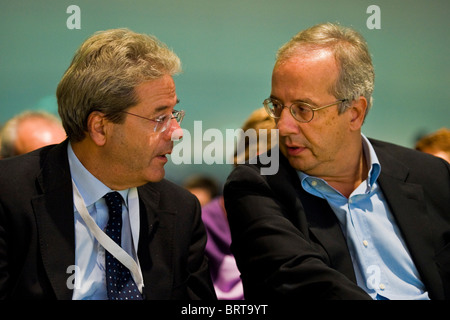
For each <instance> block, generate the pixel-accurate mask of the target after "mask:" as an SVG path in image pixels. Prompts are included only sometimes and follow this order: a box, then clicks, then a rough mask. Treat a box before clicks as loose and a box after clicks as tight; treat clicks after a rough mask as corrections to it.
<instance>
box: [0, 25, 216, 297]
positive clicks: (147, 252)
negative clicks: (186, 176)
mask: <svg viewBox="0 0 450 320" xmlns="http://www.w3.org/2000/svg"><path fill="white" fill-rule="evenodd" d="M178 72H180V61H179V58H178V57H177V56H176V55H175V53H173V52H172V51H171V50H169V49H168V48H167V47H166V46H165V45H164V44H162V43H160V42H159V41H158V40H157V39H156V38H153V37H151V36H147V35H143V34H137V33H134V32H131V31H129V30H127V29H114V30H108V31H104V32H99V33H96V34H95V35H93V36H92V37H90V38H89V39H88V40H86V41H85V42H84V43H83V44H82V45H81V47H80V48H79V49H78V51H77V52H76V54H75V56H74V58H73V60H72V63H71V65H70V66H69V68H68V69H67V71H66V72H65V74H64V76H63V78H62V80H61V82H60V83H59V85H58V88H57V98H58V110H59V114H60V116H61V119H62V123H63V126H64V129H65V130H66V133H67V136H68V139H67V140H66V141H65V142H63V143H62V144H59V145H54V146H49V147H46V148H43V149H40V150H37V151H36V152H32V153H29V154H26V155H24V156H20V157H17V158H12V159H10V160H3V161H2V162H1V163H0V261H1V262H0V297H1V298H11V299H43V298H46V299H77V300H78V299H95V300H97V299H110V300H127V299H133V300H135V299H139V300H141V299H214V298H215V294H214V289H213V286H212V283H211V280H210V277H209V270H208V265H207V261H206V259H205V256H204V247H205V243H206V233H205V230H204V227H203V225H202V222H201V211H200V205H199V203H198V201H197V200H196V198H195V197H193V196H192V195H191V194H190V193H189V192H187V191H185V190H184V189H183V188H181V187H178V186H176V185H174V184H172V183H170V182H168V181H167V180H164V179H163V178H164V174H165V172H164V165H165V164H166V162H167V158H166V156H167V155H168V154H170V153H171V151H172V147H173V142H172V135H177V134H178V135H180V134H181V130H179V129H180V123H181V120H182V119H183V116H184V111H177V110H175V106H176V105H177V103H178V102H179V100H178V97H177V95H176V92H175V84H174V80H173V78H172V77H173V76H174V75H175V74H177V73H178ZM177 129H178V130H177Z"/></svg>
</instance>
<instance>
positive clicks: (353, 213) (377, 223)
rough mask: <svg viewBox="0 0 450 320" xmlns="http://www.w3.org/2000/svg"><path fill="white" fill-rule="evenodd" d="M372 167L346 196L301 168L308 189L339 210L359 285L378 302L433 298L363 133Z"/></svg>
mask: <svg viewBox="0 0 450 320" xmlns="http://www.w3.org/2000/svg"><path fill="white" fill-rule="evenodd" d="M362 140H363V150H364V155H365V157H366V159H367V164H368V168H370V171H369V174H368V178H367V180H365V181H363V182H362V183H361V184H360V185H359V186H358V187H357V188H356V190H354V191H353V192H352V194H351V195H350V196H349V198H348V199H347V198H346V197H345V196H343V195H342V194H341V193H340V192H338V191H337V190H336V189H334V188H333V187H331V186H330V185H329V184H328V183H327V182H326V181H325V180H323V179H320V178H316V177H313V176H308V175H307V174H305V173H303V172H299V177H300V180H301V183H302V186H303V188H304V189H305V190H306V191H307V192H309V193H311V194H312V195H315V196H317V197H320V198H323V199H326V200H327V202H328V204H329V205H330V207H331V208H332V209H333V211H334V213H335V214H336V217H337V219H338V220H339V224H340V226H341V229H342V232H343V234H344V236H345V237H346V239H347V246H348V248H349V251H350V255H351V258H352V262H353V267H354V270H355V274H356V279H357V283H358V286H360V287H361V288H363V289H364V290H365V291H366V292H367V293H368V294H369V295H370V296H371V297H372V298H373V299H377V300H385V299H389V300H411V299H429V298H428V292H426V290H425V286H424V284H423V283H422V281H421V280H420V276H419V273H418V271H417V269H416V267H415V265H414V263H413V261H412V259H411V255H410V254H409V252H408V249H407V247H406V244H405V242H404V240H403V238H402V235H401V233H400V230H399V228H398V226H397V223H396V221H395V219H394V217H393V215H392V213H391V212H390V209H389V206H388V204H387V202H386V199H385V198H384V195H383V192H382V190H381V188H380V187H379V185H378V183H377V179H378V176H379V175H380V172H381V166H380V163H379V161H378V158H377V155H376V154H375V150H374V149H373V147H372V145H371V144H370V142H369V140H368V139H367V138H366V137H365V136H364V135H363V136H362Z"/></svg>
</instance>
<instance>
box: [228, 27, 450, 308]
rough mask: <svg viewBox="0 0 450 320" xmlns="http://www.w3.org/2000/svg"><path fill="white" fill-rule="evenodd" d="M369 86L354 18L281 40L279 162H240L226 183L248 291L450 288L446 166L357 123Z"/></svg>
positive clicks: (401, 293)
mask: <svg viewBox="0 0 450 320" xmlns="http://www.w3.org/2000/svg"><path fill="white" fill-rule="evenodd" d="M373 88H374V68H373V66H372V60H371V56H370V54H369V50H368V47H367V44H366V42H365V40H364V39H363V37H362V36H361V35H360V34H359V33H357V32H356V31H354V30H352V29H350V28H346V27H342V26H340V25H337V24H331V23H325V24H320V25H316V26H313V27H311V28H309V29H306V30H304V31H301V32H300V33H298V34H297V35H296V36H294V37H293V38H292V39H291V40H290V41H289V42H288V43H287V44H286V45H284V46H283V47H282V48H281V49H280V50H279V52H278V55H277V60H276V62H275V66H274V69H273V74H272V90H271V94H270V96H269V98H267V99H266V100H264V102H263V105H264V107H265V108H266V111H267V113H268V114H269V115H270V116H272V117H273V118H274V119H275V121H276V125H277V128H278V130H279V135H280V142H279V144H280V152H281V154H280V169H279V171H278V172H277V173H276V174H275V175H265V176H263V175H260V174H259V167H260V165H258V164H256V165H251V164H246V165H240V166H238V167H237V168H235V169H234V171H233V172H232V173H231V174H230V176H229V178H228V180H227V182H226V185H225V188H224V197H225V205H226V210H227V213H228V219H229V222H230V228H231V233H232V240H233V245H232V251H233V253H234V255H235V257H236V260H237V264H238V267H239V268H240V271H241V273H242V279H243V285H244V293H245V296H246V298H253V299H254V298H266V299H267V298H269V297H272V298H274V299H301V298H305V299H367V298H371V299H379V300H383V299H402V300H406V299H449V298H450V264H449V261H450V166H449V164H448V163H446V162H445V161H443V160H442V159H438V158H435V157H432V156H429V155H426V154H423V153H420V152H417V151H415V150H411V149H407V148H404V147H400V146H396V145H393V144H390V143H386V142H381V141H377V140H374V139H368V138H366V137H365V136H364V135H363V134H362V133H361V127H362V125H363V122H364V120H365V118H366V115H367V113H368V110H369V109H370V107H371V106H372V92H373Z"/></svg>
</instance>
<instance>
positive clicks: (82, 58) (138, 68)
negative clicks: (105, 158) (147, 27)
mask: <svg viewBox="0 0 450 320" xmlns="http://www.w3.org/2000/svg"><path fill="white" fill-rule="evenodd" d="M179 72H181V62H180V59H179V58H178V56H177V55H176V54H175V53H174V52H173V51H172V50H170V49H169V48H168V47H167V46H166V45H165V44H163V43H162V42H160V41H159V40H158V39H156V38H155V37H153V36H150V35H145V34H139V33H135V32H132V31H130V30H128V29H112V30H107V31H100V32H97V33H95V34H94V35H93V36H91V37H90V38H88V39H87V40H86V41H85V42H84V43H83V44H82V45H81V46H80V48H79V49H78V50H77V52H76V53H75V56H74V58H73V60H72V63H71V65H70V66H69V68H68V69H67V71H66V72H65V74H64V76H63V77H62V79H61V81H60V83H59V85H58V88H57V90H56V96H57V100H58V112H59V115H60V117H61V119H62V123H63V126H64V129H65V130H66V132H67V136H68V137H69V139H70V140H71V141H73V142H78V141H81V140H82V139H83V138H84V136H85V133H86V131H87V119H88V116H89V114H90V113H92V112H93V111H100V112H102V113H104V114H105V116H106V117H107V118H108V119H109V120H111V121H114V122H116V123H120V122H121V121H123V119H124V115H123V113H122V111H124V110H126V109H127V108H129V107H132V106H134V105H136V104H137V103H139V101H138V98H137V96H136V92H135V88H136V87H137V86H138V85H139V84H141V83H143V82H145V81H148V80H154V79H159V78H161V77H163V76H164V75H166V74H169V75H171V76H172V75H175V74H177V73H179Z"/></svg>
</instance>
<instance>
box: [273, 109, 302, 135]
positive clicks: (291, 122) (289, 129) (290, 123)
mask: <svg viewBox="0 0 450 320" xmlns="http://www.w3.org/2000/svg"><path fill="white" fill-rule="evenodd" d="M277 128H278V130H279V132H280V136H287V135H290V134H294V133H297V132H298V129H299V128H298V121H297V120H295V119H294V117H293V116H292V114H291V112H290V110H289V108H283V110H282V111H281V114H280V118H278V120H277Z"/></svg>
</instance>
